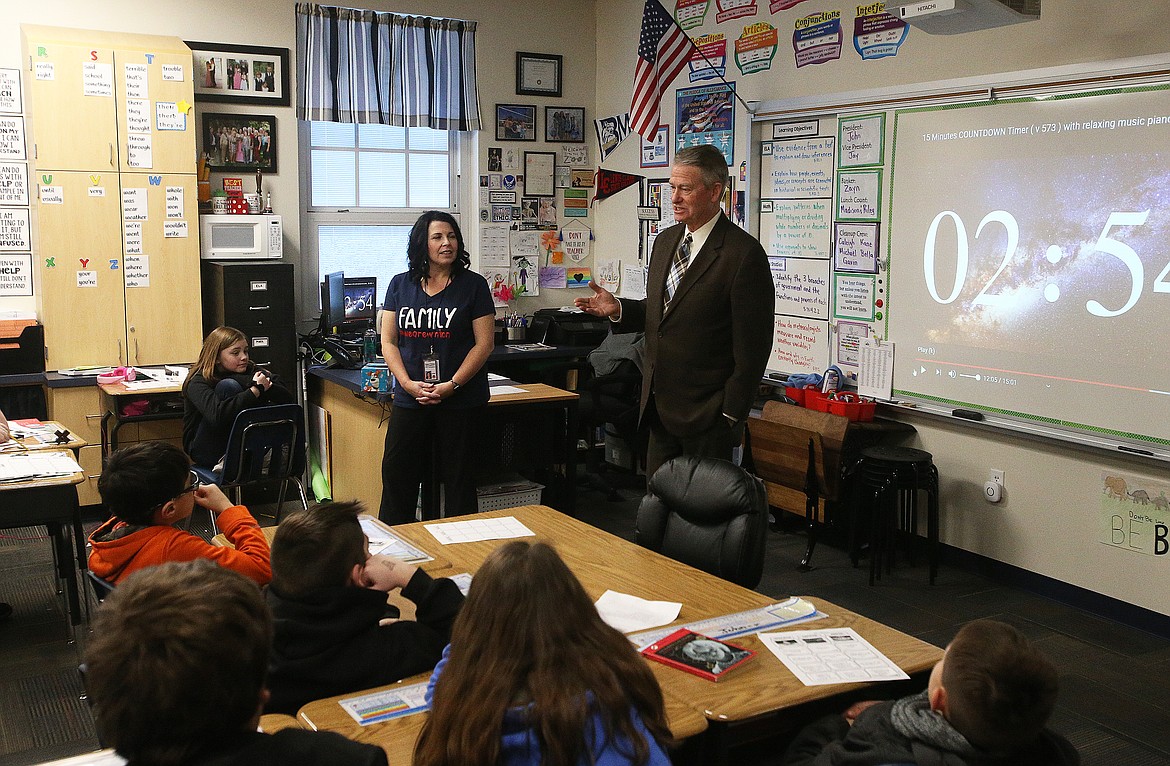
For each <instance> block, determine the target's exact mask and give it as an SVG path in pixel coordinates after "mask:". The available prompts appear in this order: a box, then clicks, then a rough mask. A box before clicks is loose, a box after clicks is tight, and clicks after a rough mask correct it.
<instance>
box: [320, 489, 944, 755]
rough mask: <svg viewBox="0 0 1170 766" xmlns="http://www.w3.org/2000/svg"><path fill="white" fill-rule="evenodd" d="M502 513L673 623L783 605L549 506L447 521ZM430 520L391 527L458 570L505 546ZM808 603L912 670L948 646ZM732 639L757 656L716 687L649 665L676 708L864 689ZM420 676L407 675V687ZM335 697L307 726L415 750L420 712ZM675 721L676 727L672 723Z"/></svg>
mask: <svg viewBox="0 0 1170 766" xmlns="http://www.w3.org/2000/svg"><path fill="white" fill-rule="evenodd" d="M503 516H513V517H515V518H516V519H517V520H519V521H520V522H522V523H523V524H524V525H525V526H527V527H528V528H529V529H531V530H532V531H533V532H535V533H536V539H538V540H543V541H545V542H548V543H551V544H553V545H554V546H555V547H556V548H557V550H558V552H559V553H560V555H561V557H562V558H563V559H564V560H565V562H566V563H567V564H568V566H569V568H570V569H572V570H573V572H574V573H575V574H576V575H577V577H578V578H579V579H580V580H581V583H582V585H584V587H585V590H586V592H588V593H589V595H590V596H591V597H592V598H593V599H597V598H598V597H600V596H601V594H602V593H604V592H605V591H606V590H616V591H620V592H622V593H628V594H631V595H634V596H638V597H640V598H644V599H650V600H659V601H677V602H680V603H682V609H681V611H680V613H679V617H678V620H677V621H676V622H677V623H680V624H681V623H688V622H693V621H695V620H701V619H704V618H708V617H717V616H720V615H725V614H731V613H734V612H739V611H744V610H748V609H755V608H759V607H762V606H767V605H769V604H773V603H776V601H777V599H773V598H770V597H768V596H765V595H762V594H760V593H756V592H755V591H751V590H748V589H747V588H743V587H740V586H738V585H734V584H732V583H729V582H727V581H726V580H723V579H720V578H718V577H715V576H714V575H710V574H707V573H706V572H701V571H699V570H697V569H694V568H693V567H690V566H687V565H686V564H682V563H679V562H677V561H674V560H673V559H669V558H667V557H665V556H662V555H660V554H658V553H655V552H653V551H650V550H648V549H646V548H643V547H641V546H638V545H636V544H634V543H632V542H629V541H627V540H623V539H621V538H619V537H616V536H614V535H611V534H609V533H607V532H604V531H602V530H599V529H597V528H595V527H592V526H590V525H588V524H586V523H584V522H581V521H578V520H576V519H573V518H571V517H569V516H566V515H564V514H562V513H559V512H557V511H555V510H553V509H551V508H547V507H545V506H521V507H518V508H510V509H506V510H502V511H490V512H487V513H482V514H477V515H475V516H469V517H463V518H461V519H448V520H447V521H460V520H471V519H485V518H498V517H503ZM430 523H444V522H417V523H414V524H404V525H400V526H396V527H394V531H395V532H396V533H397V534H399V535H400V536H401V537H402V538H403V539H405V540H407V541H409V542H411V543H412V544H414V545H415V546H417V547H418V548H420V549H422V550H424V551H427V552H428V553H430V554H431V555H434V556H436V557H437V556H438V554H439V553H440V552H441V553H442V555H443V556H444V557H446V558H447V559H449V560H450V562H451V570H450V573H451V574H455V573H459V572H471V573H474V572H475V571H476V570H477V569H478V568H479V566H480V565H481V564H482V563H483V560H484V559H485V558H486V557H487V555H488V554H489V553H491V551H492V550H494V549H495V548H496V547H497V546H499V545H501V544H503V543H504V542H506V541H503V540H488V541H482V542H473V543H458V544H453V545H440V544H439V543H438V541H437V540H436V539H435V538H434V537H433V536H432V535H431V534H430V532H428V531H427V530H426V528H425V524H430ZM527 539H532V538H527ZM808 600H809V601H811V602H812V603H814V604H815V605H816V606H817V608H818V610H820V611H822V612H823V613H824V614H825V615H826V617H825V618H824V619H820V620H816V621H813V622H810V623H803V624H801V625H799V626H796V627H798V628H834V627H851V628H853V629H854V630H856V631H857V632H858V633H859V634H860V635H861V636H863V637H864V638H865V639H866V640H867V641H869V642H870V643H871V644H873V646H874V647H875V648H876V649H877V650H878V651H880V652H882V653H884V654H885V655H886V656H887V657H889V658H890V659H891V660H892V661H893V662H894V663H896V664H897V665H898V666H899V667H900V668H902V670H904V671H905V672H906V673H907V674H909V675H911V676H914V675H916V674H918V675H922V674H925V673H927V672H929V670H930V668H931V667H933V666H934V664H935V663H936V662H937V661H938V660H939V659H940V658H941V657H942V650H941V649H939V648H938V647H936V646H933V645H931V644H928V643H925V642H923V641H920V640H918V639H916V638H914V637H912V636H908V635H906V634H904V633H901V632H899V631H897V630H895V629H893V628H890V627H888V626H886V625H882V624H881V623H879V622H876V621H874V620H871V619H868V618H866V617H863V616H861V615H859V614H856V613H854V612H851V611H849V610H848V609H845V608H843V607H839V606H837V605H835V604H832V603H830V602H828V601H825V600H824V599H819V598H815V597H810V598H808ZM734 641H735V643H737V644H740V645H743V646H746V647H748V648H750V649H754V650H755V651H756V652H757V653H758V655H759V656H757V657H756V658H755V659H754V660H753V661H752V662H750V663H748V664H747V665H745V666H744V667H742V668H738V669H736V670H735V672H734V673H732V674H730V675H728V677H727V678H724V679H722V680H720V681H719V683H717V684H716V683H712V682H710V681H707V680H705V679H702V678H699V677H698V676H694V675H691V674H690V673H686V672H684V671H681V670H676V669H674V668H670V667H667V666H665V665H662V664H660V663H656V662H650V661H649V660H648V661H647V662H649V665H650V668H651V671H652V672H653V673H654V675H655V677H656V678H657V679H658V682H659V684H660V685H661V686H662V690H663V693H664V696H665V697H666V698H667V700H668V701H669V702H670V703H671V704H672V705H675V704H677V703H680V702H681V703H683V704H684V705H688V706H690V707H691V708H693V709H694V710H695V711H696V712H698V713H700V714H702V716H704V717H705V718H706V719H707V720H708V722H709V723H710V724H713V725H716V726H718V727H719V728H726V727H724V726H722V725H723V724H733V723H745V722H751V721H753V720H760V719H762V718H764V717H770V716H775V715H777V714H779V713H782V712H783V713H792V712H795V711H796V710H797V709H800V708H806V709H807V707H808V706H812V705H816V704H817V703H823V702H825V701H827V700H830V699H832V698H834V697H838V696H843V695H847V694H851V693H855V692H857V691H858V690H860V689H864V688H865V687H866V685H864V684H834V685H827V686H805V685H804V684H803V683H802V682H801V681H800V680H799V679H797V678H796V677H795V676H794V675H792V673H791V672H789V671H788V669H787V668H786V667H785V666H784V664H783V663H781V662H780V661H779V660H778V659H776V658H775V657H773V656H772V654H771V653H770V652H769V651H768V650H767V649H766V648H765V647H764V645H763V643H762V642H761V641H760V640H759V639H758V638H756V637H755V636H743V637H739V638H736V639H735V640H734ZM418 680H420V679H419V678H414V679H407V681H405V682H404V683H409V682H412V681H413V682H417V681H418ZM357 694H360V693H355V694H348V695H342V696H343V697H353V696H357ZM883 694H884V693H883V691H880V690H878V691H875V696H882V695H883ZM338 699H340V697H338V698H331V699H328V700H320V701H318V702H314V703H310V704H309V705H307V706H305V708H302V710H301V711H300V718H301V721H302V722H303V723H305V724H306V725H308V726H309V727H310V728H322V729H324V728H330V729H333V727H341V728H336V729H333V730H336V731H341V732H342V733H344V734H346V736H350V737H352V738H355V739H359V738H360V739H363V740H364V741H369V742H375V741H376V742H377V744H380V745H382V746H383V747H384V748H385V749H386V750H387V752H388V753H391V754H394V753H398V754H401V753H409V752H410V748H411V747H412V744H413V741H414V737H415V736H417V730H418V727H419V726H421V720H419V721H416V722H410V721H409V719H411V718H414V719H421V716H418V715H416V716H408V717H407V718H406V719H398V720H397V721H390V722H386V723H383V724H374V725H372V726H367V727H360V726H358V725H357V724H356V723H354V722H353V720H352V719H351V718H350V717H349V715H348V714H346V713H345V712H344V711H343V710H342V709H341V707H340V706H339V705H338V704H337V700H338ZM843 707H844V705H842V709H843ZM670 712H671V715H672V718H671V727H672V731H675V733H676V735H680V736H682V735H683V733H684V731H687V732H690V734H692V735H693V734H696V733H698V732H699V731H702V729H699V730H698V731H694V730H693V728H692V725H693V724H692V722H691V721H690V720H689V719H687V718H686V717H685V715H684V714H683V711H680V710H678V709H677V708H676V707H672V708H671V711H670ZM674 716H677V718H676V717H674ZM403 721H406V722H405V723H402V722H403ZM676 723H677V724H678V726H679V729H678V730H675V728H674V727H675V725H676ZM724 739H725V732H716V733H715V736H714V737H713V741H714V742H715V743H716V745H715V749H716V750H717V753H718V755H717V757H723V755H725V748H724V746H723V741H724Z"/></svg>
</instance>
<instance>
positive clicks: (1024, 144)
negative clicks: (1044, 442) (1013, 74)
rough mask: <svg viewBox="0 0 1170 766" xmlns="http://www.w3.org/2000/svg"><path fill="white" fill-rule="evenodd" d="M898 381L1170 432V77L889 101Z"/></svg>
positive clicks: (1130, 428)
mask: <svg viewBox="0 0 1170 766" xmlns="http://www.w3.org/2000/svg"><path fill="white" fill-rule="evenodd" d="M894 122H895V144H894V151H893V158H892V171H891V195H890V199H891V204H890V218H889V221H890V225H889V234H888V240H887V241H888V243H889V251H888V256H889V259H890V300H891V306H892V307H893V308H892V310H891V313H890V318H889V325H888V334H889V337H890V339H892V340H894V341H896V342H897V343H898V346H897V356H898V359H897V362H896V366H895V377H894V387H895V389H896V390H898V391H899V392H901V393H902V394H908V395H916V396H920V397H924V398H927V399H933V400H937V401H940V402H944V403H954V404H956V405H960V406H970V407H976V408H982V409H984V410H986V411H988V412H993V413H1005V414H1009V415H1013V416H1018V417H1021V418H1025V419H1035V420H1038V421H1042V422H1044V423H1052V424H1056V425H1061V426H1068V427H1073V428H1080V429H1084V430H1086V431H1091V432H1094V433H1098V434H1110V435H1116V436H1118V437H1119V438H1121V439H1122V440H1123V441H1134V440H1136V441H1150V442H1156V443H1167V442H1166V440H1170V417H1166V414H1167V413H1170V360H1168V359H1167V355H1168V353H1170V351H1168V350H1170V343H1168V342H1167V339H1168V338H1170V91H1167V90H1165V89H1153V90H1150V89H1145V90H1133V91H1128V92H1124V91H1123V92H1111V93H1107V94H1084V95H1078V96H1075V97H1061V98H1047V99H1029V100H1022V101H1012V102H1006V103H1005V102H1001V103H990V104H980V105H976V106H967V107H950V108H940V109H919V110H904V111H901V112H897V113H896V115H895V121H894Z"/></svg>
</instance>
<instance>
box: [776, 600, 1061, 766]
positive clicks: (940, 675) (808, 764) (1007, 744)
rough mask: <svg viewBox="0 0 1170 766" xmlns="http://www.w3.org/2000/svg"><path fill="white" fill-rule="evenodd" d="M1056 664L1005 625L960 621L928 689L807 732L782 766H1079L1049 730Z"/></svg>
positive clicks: (860, 708) (862, 705)
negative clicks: (894, 764) (904, 765)
mask: <svg viewBox="0 0 1170 766" xmlns="http://www.w3.org/2000/svg"><path fill="white" fill-rule="evenodd" d="M1056 692H1057V676H1056V669H1055V668H1054V667H1053V666H1052V663H1051V662H1049V660H1048V659H1047V658H1046V657H1045V656H1044V655H1043V654H1041V653H1040V652H1039V651H1038V650H1037V649H1036V648H1035V647H1033V646H1032V645H1031V644H1030V643H1029V642H1028V639H1026V638H1025V637H1024V636H1023V635H1021V634H1020V632H1019V631H1018V630H1016V629H1015V628H1013V627H1011V626H1010V625H1007V624H1005V623H1002V622H995V621H993V620H975V621H974V622H969V623H967V624H966V625H964V626H963V627H962V628H961V629H960V630H959V632H958V634H957V635H956V636H955V639H954V641H952V642H951V643H950V645H949V646H948V647H947V650H946V652H945V653H944V654H943V658H942V659H941V660H939V661H938V664H937V665H935V666H934V670H932V671H931V674H930V682H929V684H928V685H927V687H926V691H925V692H922V693H920V694H915V695H911V696H909V697H903V698H902V699H900V700H896V701H893V702H859V703H857V704H855V705H854V706H853V707H851V708H849V710H847V711H845V713H844V714H843V715H839V716H838V715H834V716H829V717H827V718H824V719H821V720H820V721H817V722H815V723H813V724H811V725H810V726H808V727H806V728H805V729H804V731H802V732H801V733H800V734H799V735H797V738H796V740H795V741H793V743H792V744H791V745H790V746H789V748H788V752H787V753H786V754H785V758H784V764H785V766H878V764H892V763H897V764H917V766H964V765H969V766H1075V764H1079V763H1080V757H1079V756H1078V754H1077V751H1076V750H1075V749H1074V748H1073V747H1072V745H1070V744H1069V742H1068V740H1066V739H1064V737H1061V736H1060V735H1059V734H1055V733H1054V732H1051V731H1049V730H1048V729H1045V728H1044V724H1045V722H1047V721H1048V717H1049V716H1050V715H1051V714H1052V708H1053V706H1055V704H1056Z"/></svg>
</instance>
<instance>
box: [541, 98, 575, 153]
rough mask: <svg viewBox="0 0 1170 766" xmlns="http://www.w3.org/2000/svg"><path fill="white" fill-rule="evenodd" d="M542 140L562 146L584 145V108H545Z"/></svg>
mask: <svg viewBox="0 0 1170 766" xmlns="http://www.w3.org/2000/svg"><path fill="white" fill-rule="evenodd" d="M544 140H545V141H548V142H560V143H564V144H583V143H585V107H581V106H546V107H545V108H544Z"/></svg>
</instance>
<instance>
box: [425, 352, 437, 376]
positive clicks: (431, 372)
mask: <svg viewBox="0 0 1170 766" xmlns="http://www.w3.org/2000/svg"><path fill="white" fill-rule="evenodd" d="M439 380H440V378H439V355H438V354H436V353H435V352H434V351H432V352H431V353H429V354H427V355H426V356H424V357H423V382H424V383H438V382H439Z"/></svg>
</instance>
